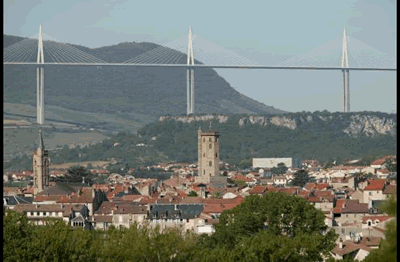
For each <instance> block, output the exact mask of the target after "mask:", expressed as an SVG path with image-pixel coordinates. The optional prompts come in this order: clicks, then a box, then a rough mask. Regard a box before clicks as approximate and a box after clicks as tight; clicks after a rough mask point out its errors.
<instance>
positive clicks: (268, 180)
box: [260, 177, 274, 185]
mask: <svg viewBox="0 0 400 262" xmlns="http://www.w3.org/2000/svg"><path fill="white" fill-rule="evenodd" d="M260 184H262V185H273V184H274V180H272V178H269V177H268V178H267V177H262V178H260Z"/></svg>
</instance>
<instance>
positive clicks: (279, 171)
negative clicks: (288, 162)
mask: <svg viewBox="0 0 400 262" xmlns="http://www.w3.org/2000/svg"><path fill="white" fill-rule="evenodd" d="M287 170H288V168H287V167H286V166H285V164H284V163H279V164H278V166H277V167H273V168H272V170H271V172H272V174H274V175H283V174H285V173H286V171H287Z"/></svg>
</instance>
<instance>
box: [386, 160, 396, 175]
mask: <svg viewBox="0 0 400 262" xmlns="http://www.w3.org/2000/svg"><path fill="white" fill-rule="evenodd" d="M385 166H386V168H387V170H388V171H389V172H397V164H394V163H393V160H392V159H386V161H385Z"/></svg>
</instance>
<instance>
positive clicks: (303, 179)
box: [291, 169, 311, 187]
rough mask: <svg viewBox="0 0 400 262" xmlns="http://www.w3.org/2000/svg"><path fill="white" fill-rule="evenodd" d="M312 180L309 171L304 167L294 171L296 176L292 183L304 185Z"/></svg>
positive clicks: (293, 184)
mask: <svg viewBox="0 0 400 262" xmlns="http://www.w3.org/2000/svg"><path fill="white" fill-rule="evenodd" d="M310 181H311V178H310V176H309V175H308V172H307V171H306V170H304V169H301V170H298V171H296V173H294V177H293V180H292V182H291V184H292V186H299V187H304V186H305V185H306V184H307V183H308V182H310Z"/></svg>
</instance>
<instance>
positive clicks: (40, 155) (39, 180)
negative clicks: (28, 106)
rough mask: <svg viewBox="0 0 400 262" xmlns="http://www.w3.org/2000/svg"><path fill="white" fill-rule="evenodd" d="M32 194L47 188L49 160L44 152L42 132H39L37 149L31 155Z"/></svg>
mask: <svg viewBox="0 0 400 262" xmlns="http://www.w3.org/2000/svg"><path fill="white" fill-rule="evenodd" d="M32 158H33V192H34V194H35V195H36V194H37V193H40V192H42V191H43V190H44V189H45V188H47V187H49V180H50V170H49V166H50V159H49V152H48V151H47V150H45V148H44V143H43V136H42V130H41V129H40V130H39V148H38V149H37V150H36V152H34V153H33V157H32Z"/></svg>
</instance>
